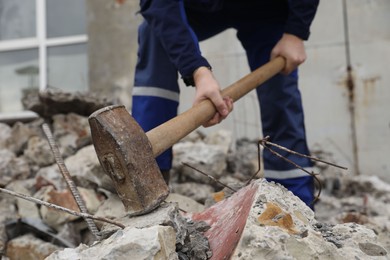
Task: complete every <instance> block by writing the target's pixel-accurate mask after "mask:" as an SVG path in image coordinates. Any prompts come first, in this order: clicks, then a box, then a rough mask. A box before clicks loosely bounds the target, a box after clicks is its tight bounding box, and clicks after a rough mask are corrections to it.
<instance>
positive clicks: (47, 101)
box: [22, 87, 114, 118]
mask: <svg viewBox="0 0 390 260" xmlns="http://www.w3.org/2000/svg"><path fill="white" fill-rule="evenodd" d="M113 103H114V101H112V100H108V99H105V98H101V97H98V96H97V95H95V94H93V93H88V92H64V91H62V90H61V89H56V88H52V87H49V88H47V89H45V91H43V92H42V91H38V89H37V90H36V91H35V92H34V91H33V92H30V93H28V94H27V95H26V96H24V97H23V98H22V104H23V107H24V108H25V109H26V110H31V111H34V112H35V113H37V114H38V115H40V116H41V117H43V118H50V117H52V116H53V115H56V114H69V113H76V114H79V115H82V116H89V115H90V114H92V113H93V112H94V111H96V110H98V109H100V108H102V107H105V106H108V105H112V104H113Z"/></svg>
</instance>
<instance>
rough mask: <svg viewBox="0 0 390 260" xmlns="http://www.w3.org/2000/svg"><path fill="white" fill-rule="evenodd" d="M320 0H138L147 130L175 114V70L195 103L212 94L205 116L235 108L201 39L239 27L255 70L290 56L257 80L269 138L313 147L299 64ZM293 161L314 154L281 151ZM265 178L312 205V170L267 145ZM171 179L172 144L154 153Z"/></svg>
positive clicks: (141, 109)
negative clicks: (209, 111)
mask: <svg viewBox="0 0 390 260" xmlns="http://www.w3.org/2000/svg"><path fill="white" fill-rule="evenodd" d="M318 3H319V0H256V1H254V0H141V1H140V6H141V10H140V13H141V14H142V16H143V17H144V19H145V20H144V22H143V23H142V24H141V25H140V27H139V35H138V36H139V38H138V43H139V50H138V62H137V65H136V71H135V82H134V89H133V103H132V115H133V117H134V118H135V119H136V120H137V121H138V123H139V124H140V125H141V127H142V128H143V129H144V130H145V131H148V130H150V129H152V128H154V127H156V126H158V125H160V124H162V123H164V122H165V121H167V120H169V119H171V118H173V117H175V116H176V115H177V108H178V102H179V86H178V73H180V75H181V78H182V79H183V80H184V82H185V83H186V85H192V86H195V87H196V96H195V101H194V104H197V103H199V102H200V101H201V100H204V99H206V98H208V99H210V100H211V102H212V103H213V104H214V105H215V107H216V110H217V111H218V112H217V113H216V114H215V116H214V117H213V118H212V119H211V120H210V121H209V122H207V123H206V124H205V126H211V125H214V124H217V123H219V122H221V120H223V119H224V118H226V116H227V115H228V114H229V113H230V111H231V110H232V107H233V104H232V100H231V99H230V98H228V97H225V98H223V97H222V96H221V94H220V85H219V84H218V81H217V80H216V79H215V78H214V76H213V73H212V69H211V65H210V64H209V62H208V61H207V60H206V58H204V57H203V56H202V54H201V51H200V49H199V41H202V40H205V39H207V38H210V37H212V36H214V35H216V34H218V33H220V32H222V31H224V30H226V29H229V28H233V29H235V30H236V31H237V38H238V39H239V41H240V42H241V44H242V46H243V47H244V49H245V51H246V54H247V59H248V62H249V66H250V69H251V70H255V69H256V68H258V67H260V66H261V65H263V64H264V63H266V62H268V61H269V60H270V59H272V58H273V57H276V56H283V57H285V58H286V61H287V65H286V67H285V69H284V71H283V73H281V74H278V75H276V76H274V77H273V78H272V79H270V80H268V81H267V82H266V83H264V84H263V85H262V86H261V87H259V88H257V90H256V91H257V96H258V100H259V103H260V110H261V122H262V127H263V135H264V136H270V138H271V139H270V141H272V142H274V143H277V144H279V145H281V146H284V147H287V148H289V149H291V150H294V151H296V152H299V153H302V154H309V150H308V146H307V142H306V133H305V127H304V115H303V109H302V102H301V95H300V92H299V90H298V73H297V66H298V65H299V64H301V63H302V62H304V60H305V59H306V54H305V48H304V43H303V41H304V40H307V39H308V37H309V34H310V25H311V22H312V20H313V18H314V16H315V13H316V10H317V6H318ZM278 152H280V153H281V154H282V155H283V156H285V157H287V158H288V159H290V160H292V161H293V162H295V163H296V164H298V165H300V166H302V167H304V168H307V169H308V170H309V168H311V167H312V162H311V161H310V160H309V159H306V158H302V157H298V156H296V155H291V154H288V153H286V152H283V151H278ZM263 156H264V158H263V159H264V174H265V177H266V178H267V180H270V181H275V182H278V183H281V184H282V185H284V186H285V187H286V188H288V189H289V190H291V191H292V192H293V193H294V194H295V195H296V196H298V197H299V198H300V199H301V200H302V201H304V202H305V203H306V204H307V205H310V203H311V202H312V200H313V196H314V195H313V193H314V184H313V178H312V177H311V176H309V175H307V174H306V173H305V172H303V171H301V170H299V169H296V168H295V167H294V166H293V165H291V164H289V163H287V162H285V161H283V160H282V159H280V158H278V157H276V156H275V155H272V154H270V153H269V152H268V151H265V152H264V155H263ZM157 163H158V165H159V167H160V169H161V171H162V173H163V175H164V178H165V179H166V181H168V180H169V169H171V166H172V150H171V149H170V150H168V151H166V152H164V153H163V154H162V155H160V156H159V157H158V158H157Z"/></svg>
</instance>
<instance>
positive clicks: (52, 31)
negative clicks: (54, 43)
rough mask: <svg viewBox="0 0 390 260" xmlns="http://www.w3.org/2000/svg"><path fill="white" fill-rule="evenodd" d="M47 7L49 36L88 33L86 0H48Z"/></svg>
mask: <svg viewBox="0 0 390 260" xmlns="http://www.w3.org/2000/svg"><path fill="white" fill-rule="evenodd" d="M46 7H47V13H46V14H47V36H48V37H49V38H53V37H64V36H71V35H80V34H85V33H86V10H85V1H84V0H65V1H64V0H47V4H46Z"/></svg>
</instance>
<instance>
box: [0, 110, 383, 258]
mask: <svg viewBox="0 0 390 260" xmlns="http://www.w3.org/2000/svg"><path fill="white" fill-rule="evenodd" d="M69 109H70V110H72V109H74V107H73V108H69ZM76 112H77V111H76ZM62 113H63V114H53V115H49V116H46V117H45V118H39V119H37V120H34V121H33V122H29V123H21V122H16V123H15V124H13V125H12V126H10V125H6V124H0V172H1V175H0V188H4V189H6V190H11V191H14V192H18V193H21V194H25V195H28V196H31V197H33V198H37V199H40V200H42V201H45V202H48V203H52V204H55V205H60V206H62V207H65V208H68V209H71V210H74V211H78V207H77V204H76V202H75V200H74V198H73V197H72V194H71V192H70V191H69V189H68V187H67V185H66V182H65V181H64V179H63V177H62V175H61V173H60V170H59V167H58V165H57V164H56V162H55V158H54V156H53V154H52V152H51V150H50V146H49V144H48V141H47V139H46V137H45V135H44V133H43V131H42V128H41V125H42V123H43V122H47V123H48V124H49V125H50V126H51V129H52V131H53V135H54V138H55V140H56V141H57V142H58V146H59V148H60V151H61V155H62V156H63V158H64V160H65V165H66V167H67V169H68V171H69V173H70V174H71V175H72V179H73V181H74V183H75V184H76V185H77V187H78V190H79V192H80V193H81V195H82V197H83V199H84V201H85V204H86V206H87V209H88V212H89V213H90V214H93V215H94V216H96V217H102V218H108V219H112V220H115V221H116V222H118V223H121V224H122V225H123V226H124V227H125V228H121V227H118V226H117V225H114V224H110V223H107V222H102V221H95V223H96V224H97V226H98V228H99V229H100V231H101V232H100V234H101V236H102V238H101V240H100V241H98V240H97V239H96V237H95V236H94V235H93V234H92V233H91V232H90V230H89V229H88V226H87V224H86V222H85V220H84V219H83V218H81V217H79V216H75V215H72V214H69V213H66V212H63V211H59V210H55V209H52V208H48V207H45V206H42V205H40V204H35V203H32V202H29V201H26V200H23V199H21V198H18V197H14V196H10V195H7V194H4V193H0V254H1V255H2V259H11V260H12V259H45V258H46V259H88V258H90V259H129V257H130V256H131V259H223V257H231V258H232V259H341V258H345V259H388V257H389V255H388V252H390V238H389V236H388V232H389V230H390V208H389V207H388V206H386V205H388V204H389V202H390V185H389V184H387V183H385V182H384V181H382V180H379V179H378V178H376V177H375V176H361V177H355V176H350V175H348V173H345V172H342V171H338V170H335V169H333V168H331V167H328V168H326V167H324V166H323V165H318V167H317V169H316V170H317V172H320V176H321V177H320V180H321V182H322V184H323V187H324V189H323V192H322V195H321V197H320V200H319V202H318V203H317V204H316V205H315V208H316V212H315V213H314V212H313V211H312V210H310V209H309V208H308V207H307V206H306V205H305V204H304V203H302V202H301V201H300V200H299V199H298V198H297V197H295V196H294V195H293V194H292V193H291V192H289V191H288V190H286V189H285V188H283V187H281V186H280V185H278V184H275V183H270V182H267V181H265V180H264V179H262V178H261V176H260V175H261V173H259V174H258V175H259V176H257V177H256V179H255V180H253V181H252V182H251V184H249V185H245V184H246V182H247V181H248V179H249V178H251V176H252V175H253V174H254V173H255V172H256V171H257V170H258V165H259V164H258V144H257V141H256V140H255V141H252V140H238V141H236V142H233V138H232V136H231V134H230V133H229V132H227V131H220V132H217V133H215V134H210V135H208V136H204V135H202V134H201V133H199V132H196V133H193V134H191V135H189V136H188V137H186V138H185V139H184V140H182V141H181V142H180V143H178V144H176V145H175V146H174V155H175V156H174V158H175V159H174V168H173V170H172V172H171V174H172V176H171V183H170V190H171V194H170V196H169V197H168V198H167V199H166V201H165V202H164V203H162V204H161V206H160V207H158V208H157V209H156V210H154V211H153V212H151V213H149V214H146V215H142V216H137V217H131V218H130V217H127V216H126V212H125V210H124V207H123V205H122V203H121V200H120V199H119V198H118V196H117V195H116V192H115V189H114V188H113V186H112V182H111V180H110V179H109V178H108V177H107V175H105V174H104V172H103V170H102V168H101V166H100V165H99V162H98V159H97V156H96V153H95V151H94V147H93V145H92V143H91V136H90V130H89V129H90V128H89V124H88V120H87V117H86V116H85V115H80V113H79V114H77V113H75V112H72V111H66V113H65V112H64V111H62ZM317 153H318V154H319V152H317ZM324 159H328V158H324ZM189 165H190V166H191V167H188V166H189ZM200 172H203V173H207V174H209V175H211V176H213V177H214V178H215V179H217V180H218V182H215V181H213V180H211V179H210V178H208V177H206V176H204V174H201V173H200ZM221 183H222V184H224V185H226V186H228V187H224V186H223V185H222V184H221ZM232 190H234V192H233V191H232Z"/></svg>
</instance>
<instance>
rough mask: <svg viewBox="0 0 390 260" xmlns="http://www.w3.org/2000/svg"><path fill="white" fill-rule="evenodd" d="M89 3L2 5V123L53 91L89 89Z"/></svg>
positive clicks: (46, 0)
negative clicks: (32, 97)
mask: <svg viewBox="0 0 390 260" xmlns="http://www.w3.org/2000/svg"><path fill="white" fill-rule="evenodd" d="M87 75H88V74H87V36H86V9H85V0H66V1H64V0H0V120H1V119H2V118H9V116H10V115H15V116H17V117H19V116H20V115H22V116H21V117H30V116H34V115H33V114H32V113H29V112H27V111H23V106H22V103H21V98H22V96H23V95H24V94H25V93H27V92H28V91H34V90H37V89H40V90H44V89H45V88H46V87H47V86H52V87H56V88H60V89H63V90H66V91H80V90H81V91H82V90H87V88H88V78H87Z"/></svg>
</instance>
